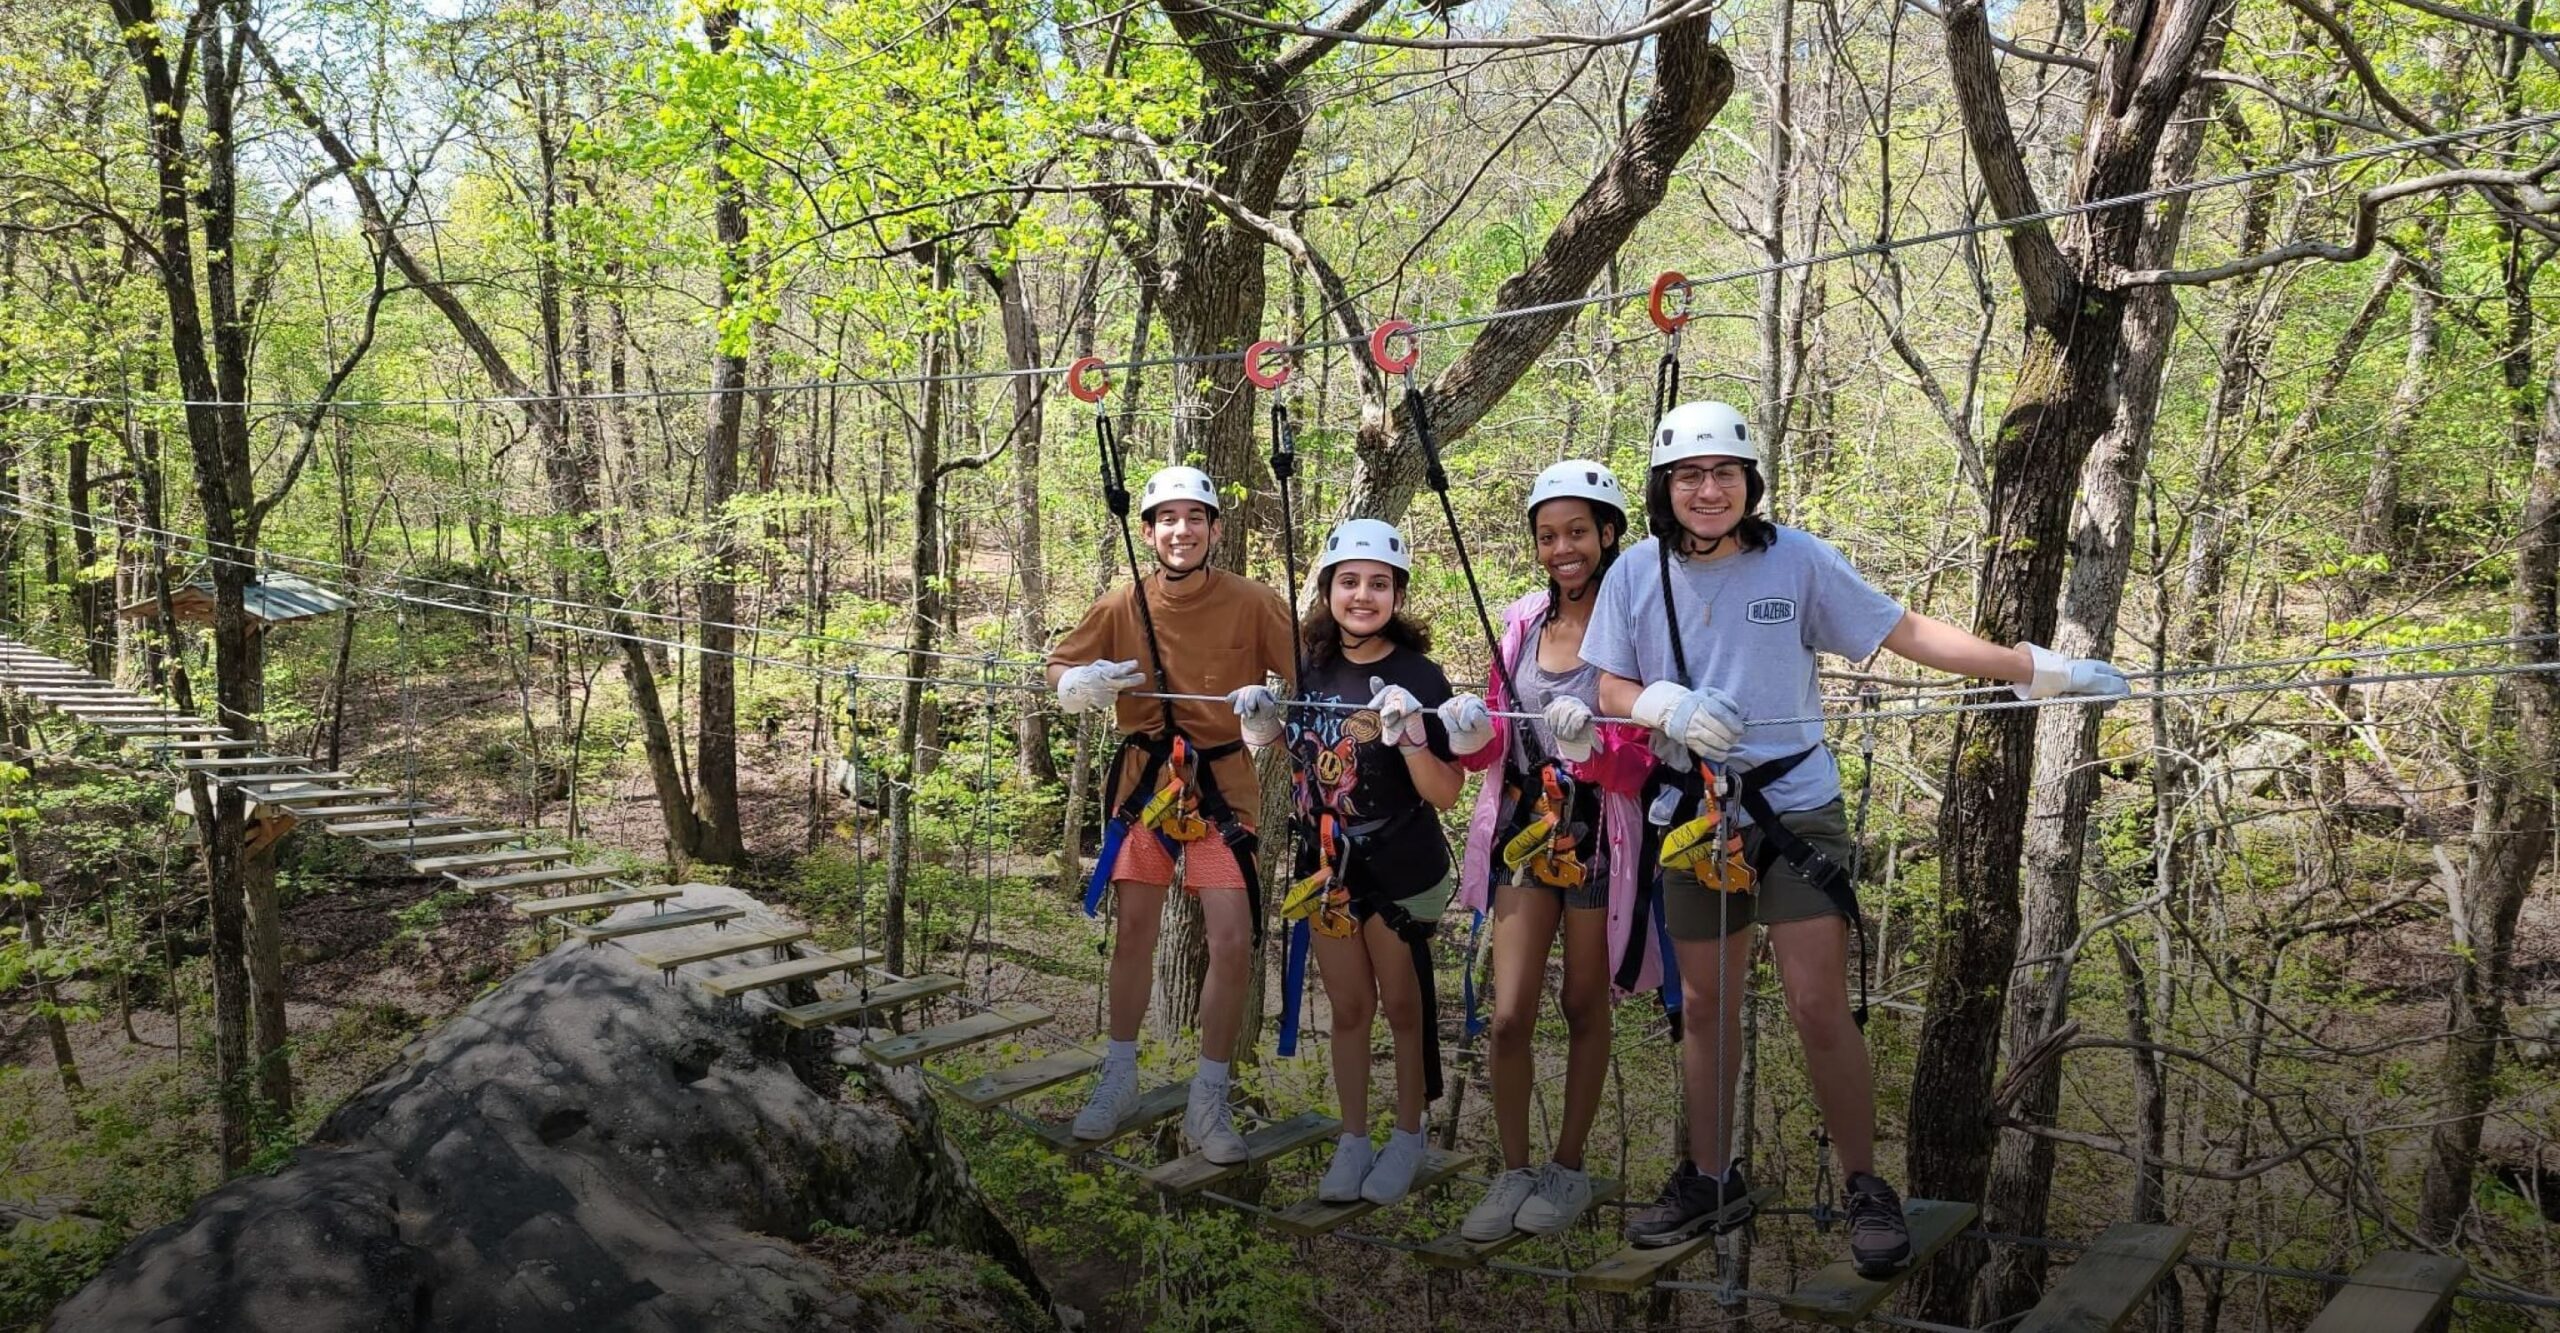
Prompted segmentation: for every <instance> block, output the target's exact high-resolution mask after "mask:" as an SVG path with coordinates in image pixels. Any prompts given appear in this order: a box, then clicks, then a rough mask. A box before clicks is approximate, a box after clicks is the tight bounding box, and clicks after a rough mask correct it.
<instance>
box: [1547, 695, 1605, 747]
mask: <svg viewBox="0 0 2560 1333" xmlns="http://www.w3.org/2000/svg"><path fill="white" fill-rule="evenodd" d="M1546 720H1547V734H1548V735H1549V736H1552V737H1554V738H1555V742H1556V757H1557V758H1559V759H1562V760H1564V761H1565V762H1567V763H1571V764H1578V763H1581V762H1582V761H1583V760H1585V759H1588V758H1590V757H1591V751H1592V748H1593V746H1594V745H1596V744H1597V742H1596V741H1595V739H1594V738H1593V736H1592V726H1591V709H1590V708H1589V707H1588V706H1586V705H1585V704H1584V703H1583V702H1582V701H1581V700H1580V699H1576V698H1574V697H1573V696H1572V695H1570V694H1559V695H1557V696H1556V697H1555V698H1552V699H1549V700H1547V707H1546Z"/></svg>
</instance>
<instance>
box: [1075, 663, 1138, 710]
mask: <svg viewBox="0 0 2560 1333" xmlns="http://www.w3.org/2000/svg"><path fill="white" fill-rule="evenodd" d="M1145 679H1146V676H1145V674H1144V673H1142V672H1140V671H1139V670H1138V662H1137V659H1136V658H1131V659H1129V660H1128V661H1126V662H1112V661H1105V660H1102V659H1096V660H1094V661H1091V662H1087V663H1085V664H1084V665H1083V666H1080V667H1068V668H1067V669H1066V670H1065V671H1063V672H1060V673H1059V675H1058V706H1059V707H1060V708H1063V709H1065V710H1067V711H1068V712H1070V713H1098V712H1101V711H1102V710H1103V709H1105V708H1109V707H1110V706H1111V705H1112V704H1113V703H1114V702H1116V701H1117V700H1118V699H1119V698H1120V691H1122V690H1125V689H1129V688H1131V687H1132V686H1135V685H1137V684H1138V683H1139V682H1141V681H1143V680H1145Z"/></svg>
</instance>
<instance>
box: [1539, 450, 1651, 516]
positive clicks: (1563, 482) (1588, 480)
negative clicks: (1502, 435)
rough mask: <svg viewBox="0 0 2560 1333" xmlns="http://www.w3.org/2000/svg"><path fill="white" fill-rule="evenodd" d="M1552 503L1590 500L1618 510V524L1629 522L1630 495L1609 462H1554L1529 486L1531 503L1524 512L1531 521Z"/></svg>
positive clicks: (1573, 459)
mask: <svg viewBox="0 0 2560 1333" xmlns="http://www.w3.org/2000/svg"><path fill="white" fill-rule="evenodd" d="M1549 500H1589V501H1590V502H1591V503H1593V504H1595V505H1607V506H1609V507H1610V508H1611V509H1615V510H1617V511H1618V522H1619V523H1620V524H1621V525H1622V526H1623V525H1624V524H1625V523H1626V520H1627V493H1626V491H1625V490H1624V489H1623V488H1622V487H1620V486H1619V485H1618V478H1617V474H1615V473H1613V472H1611V471H1610V470H1609V465H1608V464H1606V463H1595V462H1592V461H1591V460H1590V459H1588V458H1568V459H1566V460H1564V461H1563V462H1561V463H1550V464H1548V465H1547V470H1546V471H1544V472H1541V473H1539V474H1538V480H1537V481H1536V482H1534V483H1532V484H1531V485H1530V487H1529V503H1528V505H1527V506H1526V508H1525V510H1524V512H1526V513H1527V514H1528V516H1529V517H1530V518H1531V519H1535V518H1537V516H1538V506H1540V505H1542V504H1545V503H1546V502H1547V501H1549Z"/></svg>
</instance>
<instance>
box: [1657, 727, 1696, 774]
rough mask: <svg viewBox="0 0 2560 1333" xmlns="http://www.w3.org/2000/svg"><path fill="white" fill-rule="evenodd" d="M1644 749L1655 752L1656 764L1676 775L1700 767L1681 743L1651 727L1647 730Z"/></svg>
mask: <svg viewBox="0 0 2560 1333" xmlns="http://www.w3.org/2000/svg"><path fill="white" fill-rule="evenodd" d="M1644 748H1646V749H1648V750H1651V751H1652V752H1653V760H1654V762H1655V763H1658V764H1660V765H1662V766H1663V767H1664V768H1667V769H1670V770H1671V771H1672V772H1674V773H1686V772H1688V771H1689V770H1690V769H1693V768H1696V767H1697V766H1698V761H1697V760H1695V759H1692V758H1690V757H1689V751H1688V750H1687V749H1686V748H1685V747H1683V746H1682V745H1681V744H1680V742H1678V741H1675V740H1673V739H1671V738H1670V737H1668V736H1665V735H1663V734H1662V733H1661V732H1659V731H1655V730H1654V729H1653V728H1651V727H1647V728H1645V732H1644Z"/></svg>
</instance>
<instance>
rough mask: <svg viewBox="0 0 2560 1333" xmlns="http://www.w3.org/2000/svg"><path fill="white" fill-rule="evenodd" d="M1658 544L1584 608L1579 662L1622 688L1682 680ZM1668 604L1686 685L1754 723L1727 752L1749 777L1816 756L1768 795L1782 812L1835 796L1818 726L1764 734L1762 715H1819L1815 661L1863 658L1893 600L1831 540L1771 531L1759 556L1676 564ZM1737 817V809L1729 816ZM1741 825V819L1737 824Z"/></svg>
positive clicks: (1835, 775)
mask: <svg viewBox="0 0 2560 1333" xmlns="http://www.w3.org/2000/svg"><path fill="white" fill-rule="evenodd" d="M1660 546H1661V539H1660V538H1655V537H1648V538H1646V539H1645V540H1643V541H1641V542H1638V543H1636V545H1635V548H1634V549H1633V550H1630V551H1628V552H1627V553H1626V554H1625V555H1624V556H1621V557H1620V558H1619V559H1618V562H1617V563H1616V564H1614V565H1612V566H1610V568H1609V577H1608V579H1607V580H1606V581H1605V582H1603V583H1602V584H1601V585H1600V598H1599V600H1598V601H1597V602H1595V603H1593V604H1592V608H1591V629H1590V631H1589V632H1588V633H1586V634H1585V635H1584V636H1583V639H1582V660H1584V661H1585V662H1588V663H1590V664H1591V665H1593V666H1596V667H1598V668H1600V669H1601V670H1603V671H1606V672H1608V673H1609V674H1610V675H1613V676H1623V677H1625V678H1627V679H1628V680H1638V681H1657V680H1679V679H1680V673H1679V671H1678V670H1677V668H1676V665H1675V663H1674V661H1673V658H1672V653H1671V639H1670V633H1669V631H1670V622H1669V621H1668V620H1666V619H1665V618H1664V615H1663V609H1662V553H1661V551H1660V549H1659V548H1660ZM1671 579H1672V600H1673V605H1674V606H1675V607H1676V608H1677V609H1678V611H1679V618H1680V641H1681V646H1682V648H1684V649H1685V650H1686V651H1687V653H1688V656H1689V679H1688V680H1686V681H1684V682H1682V683H1683V684H1686V685H1687V686H1688V687H1689V688H1691V689H1699V688H1702V687H1707V686H1712V687H1714V688H1716V689H1720V690H1723V691H1724V692H1725V693H1727V694H1730V695H1732V696H1733V699H1734V702H1735V703H1737V704H1740V705H1741V707H1742V715H1743V717H1745V718H1747V719H1753V720H1754V723H1755V724H1754V725H1753V726H1751V727H1749V728H1748V729H1747V730H1745V731H1744V732H1743V734H1742V741H1741V743H1740V744H1738V745H1736V746H1735V747H1734V749H1733V758H1732V761H1731V762H1732V764H1733V766H1734V767H1735V768H1736V769H1738V770H1746V771H1747V770H1749V769H1751V768H1753V767H1756V766H1758V765H1760V764H1764V763H1767V762H1768V761H1770V760H1772V759H1781V758H1784V757H1786V756H1788V755H1791V754H1794V753H1796V752H1797V751H1799V750H1807V749H1815V750H1817V751H1818V752H1817V753H1816V754H1814V755H1813V756H1812V757H1811V758H1809V759H1807V760H1805V761H1804V762H1803V763H1801V764H1798V765H1797V766H1796V767H1795V770H1794V771H1793V772H1790V773H1788V774H1787V775H1786V776H1785V777H1782V778H1780V779H1778V780H1777V781H1776V782H1774V783H1771V784H1770V785H1769V787H1768V789H1767V790H1768V797H1769V805H1770V807H1771V808H1772V809H1776V810H1779V811H1790V810H1810V809H1813V808H1814V807H1816V806H1820V805H1825V804H1828V803H1830V802H1831V801H1832V800H1834V799H1836V798H1837V797H1838V796H1839V795H1840V767H1839V765H1838V764H1836V763H1834V762H1833V761H1832V758H1831V753H1830V751H1829V750H1828V749H1822V748H1820V747H1821V746H1822V724H1821V723H1820V722H1818V721H1813V722H1802V723H1797V724H1794V725H1791V726H1768V725H1765V724H1761V723H1760V722H1759V720H1760V719H1770V718H1790V717H1800V718H1818V717H1820V716H1821V714H1822V689H1821V682H1820V681H1819V680H1818V679H1817V678H1816V676H1815V674H1814V654H1815V653H1817V652H1824V653H1833V654H1837V655H1838V656H1841V657H1847V658H1862V657H1866V656H1868V655H1870V654H1872V653H1874V652H1875V650H1876V649H1877V647H1878V646H1880V645H1882V644H1883V643H1884V636H1885V635H1886V634H1888V633H1891V632H1892V630H1893V627H1894V626H1895V625H1897V624H1899V623H1901V621H1902V604H1901V603H1899V602H1896V601H1895V600H1893V599H1892V598H1891V597H1888V596H1886V595H1885V594H1884V593H1882V592H1879V591H1877V590H1876V588H1875V585H1873V584H1871V583H1868V582H1867V581H1866V580H1865V579H1863V578H1861V577H1859V575H1858V571H1857V570H1855V569H1852V568H1850V567H1849V562H1848V560H1847V559H1846V558H1845V557H1843V556H1842V555H1841V554H1840V552H1839V551H1838V550H1837V549H1835V548H1834V547H1833V546H1832V545H1831V543H1829V542H1826V541H1824V540H1822V539H1821V538H1819V537H1816V536H1814V535H1812V534H1811V533H1808V532H1803V531H1800V530H1798V529H1795V528H1789V527H1779V528H1778V529H1777V539H1776V540H1775V541H1772V542H1771V543H1769V545H1768V547H1767V548H1766V549H1763V550H1757V551H1753V550H1743V551H1739V552H1736V553H1735V554H1733V555H1729V556H1726V557H1725V558H1723V559H1721V560H1673V561H1672V562H1671ZM1734 813H1735V814H1736V815H1737V816H1740V815H1741V811H1740V810H1738V809H1737V810H1736V811H1735V812H1734ZM1744 818H1745V819H1746V820H1747V818H1748V817H1747V816H1744Z"/></svg>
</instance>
